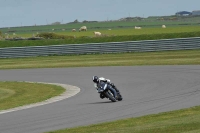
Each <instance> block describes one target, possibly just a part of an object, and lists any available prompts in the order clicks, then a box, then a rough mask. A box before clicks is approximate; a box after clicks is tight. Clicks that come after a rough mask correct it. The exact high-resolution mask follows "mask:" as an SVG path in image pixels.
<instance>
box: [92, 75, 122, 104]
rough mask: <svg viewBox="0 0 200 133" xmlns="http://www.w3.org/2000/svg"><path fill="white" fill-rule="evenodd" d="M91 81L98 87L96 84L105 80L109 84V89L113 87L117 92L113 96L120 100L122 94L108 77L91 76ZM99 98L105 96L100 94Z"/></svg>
mask: <svg viewBox="0 0 200 133" xmlns="http://www.w3.org/2000/svg"><path fill="white" fill-rule="evenodd" d="M92 80H93V82H94V83H95V87H96V88H98V85H99V83H100V82H105V83H107V84H109V85H110V86H111V89H115V91H116V92H117V94H114V95H115V98H116V99H117V100H118V101H121V100H122V96H121V94H120V92H119V90H118V89H117V87H116V86H115V85H114V84H113V83H111V81H110V79H105V78H104V77H100V78H99V77H97V76H93V78H92ZM100 98H102V99H103V98H105V96H104V95H103V94H100Z"/></svg>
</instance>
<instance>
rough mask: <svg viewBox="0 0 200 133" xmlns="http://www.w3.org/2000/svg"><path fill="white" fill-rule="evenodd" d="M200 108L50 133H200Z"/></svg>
mask: <svg viewBox="0 0 200 133" xmlns="http://www.w3.org/2000/svg"><path fill="white" fill-rule="evenodd" d="M199 132H200V107H192V108H188V109H183V110H177V111H171V112H166V113H159V114H153V115H147V116H143V117H138V118H129V119H123V120H118V121H114V122H107V123H103V124H96V125H90V126H84V127H77V128H70V129H64V130H58V131H51V132H49V133H199Z"/></svg>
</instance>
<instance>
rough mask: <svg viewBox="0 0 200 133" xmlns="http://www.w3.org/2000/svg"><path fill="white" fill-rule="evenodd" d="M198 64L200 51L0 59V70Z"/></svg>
mask: <svg viewBox="0 0 200 133" xmlns="http://www.w3.org/2000/svg"><path fill="white" fill-rule="evenodd" d="M199 64H200V49H199V50H181V51H164V52H145V53H117V54H91V55H71V56H48V57H30V58H14V59H13V58H12V59H0V69H16V68H17V69H22V68H23V69H24V68H56V67H91V66H135V65H199Z"/></svg>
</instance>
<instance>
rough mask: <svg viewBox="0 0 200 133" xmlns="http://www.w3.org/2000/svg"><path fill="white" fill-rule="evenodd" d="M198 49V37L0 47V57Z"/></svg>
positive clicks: (199, 43) (199, 44) (199, 45)
mask: <svg viewBox="0 0 200 133" xmlns="http://www.w3.org/2000/svg"><path fill="white" fill-rule="evenodd" d="M186 49H200V37H193V38H177V39H162V40H146V41H126V42H111V43H90V44H65V45H50V46H31V47H12V48H0V58H19V57H31V56H49V55H67V54H92V53H120V52H150V51H167V50H186Z"/></svg>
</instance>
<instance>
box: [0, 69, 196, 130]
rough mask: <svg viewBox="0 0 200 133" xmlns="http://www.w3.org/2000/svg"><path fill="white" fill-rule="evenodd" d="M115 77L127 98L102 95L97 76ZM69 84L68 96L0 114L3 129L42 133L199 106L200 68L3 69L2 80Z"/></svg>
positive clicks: (0, 75)
mask: <svg viewBox="0 0 200 133" xmlns="http://www.w3.org/2000/svg"><path fill="white" fill-rule="evenodd" d="M93 75H97V76H104V77H105V78H110V79H111V81H113V82H114V83H115V84H116V86H117V87H118V88H119V89H120V91H121V93H122V95H123V97H124V100H123V101H121V102H116V103H111V102H109V101H108V100H106V99H103V100H102V99H100V98H99V95H98V93H96V90H95V89H94V87H93V83H92V76H93ZM5 80H6V81H8V80H9V81H34V82H49V83H51V82H53V83H62V84H70V85H74V86H77V87H79V88H81V92H80V93H78V94H77V95H75V96H73V97H70V98H68V99H65V100H62V101H59V102H55V103H52V104H47V105H44V106H39V107H34V108H30V109H25V110H21V111H15V112H10V113H5V114H0V133H41V132H45V131H51V130H57V129H62V128H67V127H75V126H80V125H88V124H94V123H101V122H105V121H112V120H117V119H122V118H128V117H138V116H142V115H147V114H153V113H158V112H165V111H170V110H177V109H182V108H187V107H191V106H196V105H200V98H199V97H200V66H199V65H196V66H136V67H89V68H84V67H83V68H56V69H24V70H0V81H5Z"/></svg>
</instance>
